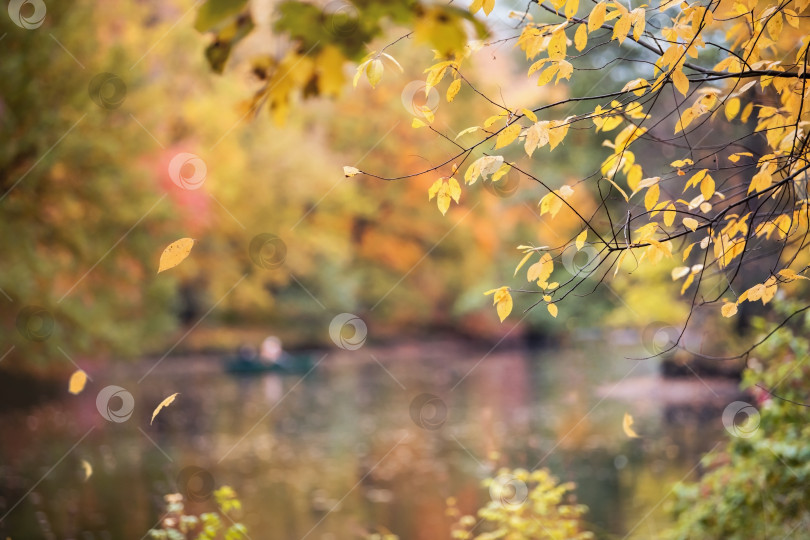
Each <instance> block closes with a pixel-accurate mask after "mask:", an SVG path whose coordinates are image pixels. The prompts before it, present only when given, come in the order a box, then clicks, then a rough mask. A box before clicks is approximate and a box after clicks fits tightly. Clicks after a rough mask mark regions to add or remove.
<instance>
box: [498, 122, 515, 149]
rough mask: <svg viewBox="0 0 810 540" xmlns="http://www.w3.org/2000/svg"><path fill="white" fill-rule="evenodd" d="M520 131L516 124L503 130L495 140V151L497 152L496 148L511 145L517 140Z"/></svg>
mask: <svg viewBox="0 0 810 540" xmlns="http://www.w3.org/2000/svg"><path fill="white" fill-rule="evenodd" d="M520 130H521V127H520V124H518V123H514V124H511V125H509V126H508V127H506V128H504V130H503V131H501V132H500V134H499V135H498V138H497V139H496V140H495V149H496V150H497V149H498V148H503V147H504V146H507V145H509V144H512V143H513V142H514V140H515V139H517V138H518V135H520Z"/></svg>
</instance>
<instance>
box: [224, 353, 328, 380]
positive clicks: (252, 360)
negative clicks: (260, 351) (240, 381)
mask: <svg viewBox="0 0 810 540" xmlns="http://www.w3.org/2000/svg"><path fill="white" fill-rule="evenodd" d="M314 367H315V362H314V360H313V359H312V356H311V355H309V354H290V353H287V352H285V353H282V354H281V357H280V358H279V359H278V360H277V361H275V362H266V361H263V360H261V359H260V358H258V357H245V356H241V355H237V356H234V357H231V358H228V359H226V360H225V372H226V373H230V374H233V375H252V374H259V373H280V374H286V375H304V374H307V373H309V372H310V371H312V369H313V368H314Z"/></svg>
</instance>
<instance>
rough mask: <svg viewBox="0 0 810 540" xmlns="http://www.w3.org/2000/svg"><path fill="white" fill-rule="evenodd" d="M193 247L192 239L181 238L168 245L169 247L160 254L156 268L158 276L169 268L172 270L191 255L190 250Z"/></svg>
mask: <svg viewBox="0 0 810 540" xmlns="http://www.w3.org/2000/svg"><path fill="white" fill-rule="evenodd" d="M193 246H194V239H193V238H181V239H180V240H177V241H176V242H172V243H171V244H169V247H167V248H166V249H164V250H163V253H161V254H160V265H159V266H158V274H159V273H161V272H163V271H164V270H168V269H169V268H174V267H175V266H177V265H178V264H180V263H181V262H183V260H184V259H185V258H186V257H188V254H189V253H191V248H192V247H193Z"/></svg>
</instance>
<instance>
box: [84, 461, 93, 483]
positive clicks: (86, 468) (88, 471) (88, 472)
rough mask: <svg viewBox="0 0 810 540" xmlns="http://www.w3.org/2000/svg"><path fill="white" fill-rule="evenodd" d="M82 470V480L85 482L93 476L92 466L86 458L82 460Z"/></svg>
mask: <svg viewBox="0 0 810 540" xmlns="http://www.w3.org/2000/svg"><path fill="white" fill-rule="evenodd" d="M82 472H83V473H84V481H85V482H87V481H88V480H89V479H90V477H91V476H93V466H92V465H90V463H89V462H88V461H87V460H86V459H83V460H82Z"/></svg>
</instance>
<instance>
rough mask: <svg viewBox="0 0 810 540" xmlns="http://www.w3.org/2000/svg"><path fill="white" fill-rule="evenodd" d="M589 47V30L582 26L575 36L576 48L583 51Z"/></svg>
mask: <svg viewBox="0 0 810 540" xmlns="http://www.w3.org/2000/svg"><path fill="white" fill-rule="evenodd" d="M586 45H588V28H587V27H586V26H585V25H584V24H580V25H579V27H578V28H577V31H576V33H575V34H574V47H576V48H577V50H578V51H581V50H582V49H584V48H585V46H586Z"/></svg>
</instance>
